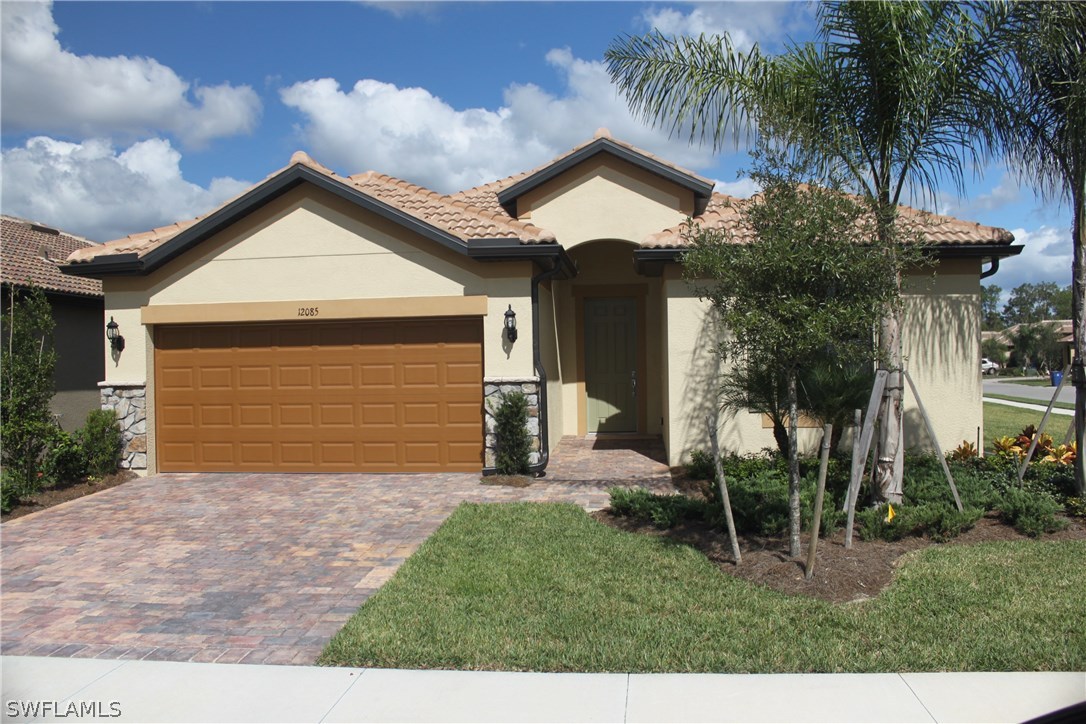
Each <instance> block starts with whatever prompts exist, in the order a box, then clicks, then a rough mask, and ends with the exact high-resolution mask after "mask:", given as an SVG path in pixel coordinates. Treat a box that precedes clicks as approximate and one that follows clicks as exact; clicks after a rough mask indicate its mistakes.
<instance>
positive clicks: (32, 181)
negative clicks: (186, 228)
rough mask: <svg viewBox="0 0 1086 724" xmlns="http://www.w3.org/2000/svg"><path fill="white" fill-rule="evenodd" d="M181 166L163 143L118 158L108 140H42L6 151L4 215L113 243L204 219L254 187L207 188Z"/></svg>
mask: <svg viewBox="0 0 1086 724" xmlns="http://www.w3.org/2000/svg"><path fill="white" fill-rule="evenodd" d="M180 162H181V154H180V153H179V152H178V151H177V150H175V149H174V148H173V147H172V146H171V145H170V142H169V141H168V140H165V139H161V138H153V139H149V140H145V141H140V142H138V143H134V144H132V145H131V146H129V147H128V148H125V149H123V150H121V151H119V152H118V150H117V149H116V148H114V147H113V145H112V144H111V143H110V142H109V141H107V140H103V139H91V140H86V141H83V142H82V143H69V142H66V141H58V140H55V139H52V138H49V137H47V136H36V137H34V138H31V139H30V140H28V141H27V142H26V144H25V145H24V146H22V147H18V148H12V149H9V150H6V151H4V152H3V176H2V178H0V184H2V189H3V210H4V213H7V214H13V215H15V216H21V217H23V218H28V219H34V220H37V221H41V222H43V223H47V224H49V225H50V226H56V227H58V228H61V229H64V230H65V231H69V232H71V233H73V234H78V235H80V236H84V237H86V238H88V239H92V240H95V241H105V240H109V239H115V238H119V237H122V236H125V235H126V234H130V233H133V232H137V231H146V230H148V229H152V228H154V227H156V226H162V225H165V224H169V223H173V222H174V221H177V220H179V219H189V218H193V217H194V216H199V215H200V214H203V213H206V212H207V211H210V210H211V209H212V208H214V207H215V206H217V205H219V204H221V203H222V202H224V201H226V200H227V199H229V198H231V197H233V196H236V195H237V194H238V193H240V192H241V191H243V190H244V189H246V188H247V187H248V186H249V184H248V183H246V182H243V181H238V180H236V179H233V178H216V179H213V180H212V181H211V183H210V184H209V185H208V187H207V188H203V187H201V186H199V185H197V184H194V183H190V182H188V181H186V180H185V179H184V178H183V177H182V175H181V167H180Z"/></svg>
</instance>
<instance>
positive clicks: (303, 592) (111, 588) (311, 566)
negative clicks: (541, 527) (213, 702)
mask: <svg viewBox="0 0 1086 724" xmlns="http://www.w3.org/2000/svg"><path fill="white" fill-rule="evenodd" d="M656 445H657V446H658V443H656ZM595 448H601V449H600V450H599V452H601V453H603V454H602V455H601V457H598V458H597V457H596V456H595V454H594V449H595ZM659 452H660V451H659V450H657V449H656V448H655V447H654V446H653V445H652V444H649V445H647V446H646V445H644V444H639V445H635V446H633V447H632V448H631V445H630V444H628V443H626V442H623V441H584V440H574V439H565V440H563V441H562V443H561V445H560V446H559V448H558V450H557V451H556V452H555V454H554V455H552V462H551V466H550V468H549V470H548V476H547V477H545V478H542V479H539V480H536V481H534V482H533V483H532V485H531V486H529V487H527V488H511V487H501V486H493V485H481V484H480V483H479V477H478V476H477V475H463V474H441V475H365V474H350V475H277V474H207V473H205V474H173V475H160V476H156V477H152V478H146V479H141V480H134V481H131V482H129V483H126V484H124V485H122V486H119V487H117V488H113V489H110V490H106V491H103V492H101V493H97V494H95V495H93V496H90V497H88V498H84V499H81V500H76V501H72V502H70V503H67V504H64V505H61V506H57V507H55V508H51V509H48V510H45V511H42V512H41V513H37V514H34V515H31V516H27V517H24V518H18V519H15V520H12V521H9V522H7V523H5V524H4V526H3V532H2V538H3V540H2V546H3V561H2V573H0V576H2V586H3V601H2V615H3V630H2V638H0V649H2V652H3V654H5V655H36V656H75V657H91V658H96V657H100V658H113V659H144V658H146V659H155V660H170V661H205V662H206V661H218V662H222V663H238V662H244V663H269V664H270V663H276V664H290V663H293V664H310V663H312V662H313V661H314V660H315V659H316V657H317V655H318V654H319V653H320V651H321V650H322V649H323V647H324V645H325V643H326V642H327V641H328V639H329V638H330V637H331V636H332V634H334V633H335V632H336V631H337V630H339V628H340V627H341V626H342V625H343V624H344V623H345V622H346V621H347V619H348V618H349V617H350V616H351V614H353V613H354V611H355V610H356V609H357V608H358V606H359V605H361V604H362V602H364V601H365V600H366V598H367V597H369V596H370V595H371V594H372V593H373V592H374V591H376V590H377V588H379V587H380V586H381V584H383V583H384V582H385V581H386V580H388V579H389V578H390V577H391V576H392V574H393V573H394V572H395V571H396V569H397V568H398V567H399V565H400V564H401V563H402V562H403V561H404V559H406V558H407V557H408V556H410V555H411V553H413V552H414V551H415V549H416V548H417V547H418V546H419V545H420V544H421V543H422V542H423V541H424V540H425V539H426V538H427V537H428V536H429V535H430V534H431V533H433V532H434V531H435V530H436V529H437V527H438V526H439V525H440V524H441V523H442V521H444V520H445V518H446V517H447V516H448V515H449V514H450V513H452V511H453V510H455V509H456V507H457V506H458V505H459V504H460V503H461V502H464V501H473V502H508V501H518V500H526V501H567V502H573V503H576V504H577V505H581V506H582V507H584V508H586V509H597V508H601V507H604V506H606V505H607V500H608V499H607V492H606V491H607V488H608V487H610V486H612V485H646V486H649V487H653V488H655V489H658V490H669V489H670V478H669V477H668V475H667V467H666V465H663V464H662V463H661V462H659V457H660V455H659ZM654 457H656V458H657V459H656V460H654V459H653V458H654Z"/></svg>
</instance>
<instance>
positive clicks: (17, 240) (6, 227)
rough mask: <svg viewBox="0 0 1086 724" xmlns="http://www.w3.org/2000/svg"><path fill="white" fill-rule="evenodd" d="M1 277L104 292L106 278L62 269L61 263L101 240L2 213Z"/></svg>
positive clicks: (49, 287) (58, 288)
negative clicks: (92, 276)
mask: <svg viewBox="0 0 1086 724" xmlns="http://www.w3.org/2000/svg"><path fill="white" fill-rule="evenodd" d="M0 228H2V234H0V244H2V245H3V249H2V250H0V277H2V280H3V282H4V283H5V284H15V285H25V284H27V283H28V282H29V283H31V284H34V285H36V286H39V287H41V288H42V289H46V290H48V291H54V292H63V293H65V294H79V295H83V296H88V297H100V296H102V282H101V281H99V280H97V279H87V278H85V277H72V276H68V275H67V274H63V273H61V271H60V269H58V268H57V265H58V264H60V263H62V262H63V261H64V260H65V259H67V258H68V255H69V254H71V253H72V252H74V251H76V250H79V249H88V248H89V249H96V248H98V247H99V245H98V244H95V243H93V242H90V241H87V240H86V239H80V238H79V237H77V236H72V235H71V234H66V233H64V232H63V231H58V230H57V229H53V228H50V227H48V226H45V225H43V224H38V223H36V222H33V221H27V220H26V219H20V218H17V217H14V216H7V215H4V216H0Z"/></svg>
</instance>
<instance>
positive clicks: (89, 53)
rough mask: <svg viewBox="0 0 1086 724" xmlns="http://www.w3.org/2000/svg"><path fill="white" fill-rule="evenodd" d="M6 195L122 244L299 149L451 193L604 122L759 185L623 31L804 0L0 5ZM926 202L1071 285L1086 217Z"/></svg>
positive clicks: (1001, 276) (948, 200)
mask: <svg viewBox="0 0 1086 724" xmlns="http://www.w3.org/2000/svg"><path fill="white" fill-rule="evenodd" d="M0 22H2V35H0V133H2V136H0V153H2V157H3V158H2V164H0V210H2V211H3V213H5V214H11V215H15V216H20V217H23V218H27V219H32V220H35V221H39V222H41V223H44V224H47V225H50V226H54V227H56V228H60V229H63V230H64V231H67V232H69V233H72V234H76V235H78V236H82V237H84V238H87V239H89V240H92V241H107V240H110V239H115V238H119V237H122V236H124V235H126V234H129V233H134V232H138V231H145V230H148V229H151V228H154V227H156V226H162V225H166V224H169V223H172V222H174V221H177V220H181V219H189V218H192V217H194V216H198V215H200V214H203V213H206V212H207V211H209V210H211V209H212V208H214V207H215V206H217V205H218V204H220V203H222V202H223V201H225V200H227V199H229V198H231V197H233V196H235V195H236V194H238V193H239V192H241V191H243V190H244V189H246V188H248V187H249V186H251V185H252V184H254V183H257V182H259V181H261V180H263V179H264V178H265V177H267V176H268V175H269V174H271V173H273V172H275V171H277V170H279V169H281V168H283V167H284V166H286V165H287V164H288V163H289V160H290V156H291V154H292V153H293V152H294V151H296V150H304V151H306V152H307V153H309V154H310V155H311V156H312V157H313V158H314V159H316V160H317V161H319V162H320V163H322V164H324V165H325V166H328V167H330V168H331V169H333V170H334V171H336V172H337V173H340V174H343V175H349V174H353V173H361V172H363V171H367V170H376V171H380V172H382V173H387V174H390V175H392V176H397V177H399V178H403V179H406V180H408V181H412V182H414V183H417V184H421V185H423V186H426V187H428V188H431V189H433V190H435V191H439V192H442V193H449V192H452V191H457V190H460V189H463V188H468V187H471V186H474V185H477V184H480V183H485V182H488V181H493V180H495V179H498V178H502V177H504V176H508V175H510V174H513V173H517V172H520V171H524V170H528V169H530V168H532V167H534V166H537V165H539V164H541V163H544V162H546V161H548V160H550V159H551V158H553V157H555V156H557V155H559V154H561V153H564V152H565V151H567V150H569V149H570V148H572V147H573V146H575V145H577V144H579V143H581V142H583V141H586V140H588V139H590V138H591V137H592V135H593V133H594V132H595V131H596V129H597V128H600V127H606V128H608V129H609V130H610V131H611V133H612V135H613V136H614V137H616V138H619V139H622V140H624V141H627V142H629V143H632V144H634V145H636V146H639V147H641V148H643V149H645V150H648V151H650V152H652V153H656V154H658V155H661V156H663V157H664V158H667V159H669V160H671V161H673V162H675V163H678V164H680V165H683V166H685V167H687V168H690V169H692V170H694V171H696V172H698V173H700V174H702V175H704V176H707V177H709V178H712V179H714V180H716V181H717V189H718V190H719V191H723V192H726V193H731V194H733V195H736V196H741V197H746V196H749V195H750V194H751V193H753V192H754V191H756V188H755V187H754V186H753V185H752V184H751V182H750V181H749V180H748V179H746V178H745V177H744V176H743V173H742V171H743V170H744V169H745V168H747V167H748V166H749V157H748V156H747V154H746V152H745V149H744V148H738V149H737V148H734V147H732V146H727V147H725V148H723V149H720V150H719V151H718V152H714V150H713V149H712V148H711V147H710V146H699V145H690V144H689V143H688V142H687V139H686V138H671V137H669V136H668V133H667V132H666V129H660V128H653V127H651V126H650V125H647V124H646V123H644V122H643V121H642V120H641V119H639V118H637V117H635V116H634V115H632V114H631V113H630V111H629V110H628V109H627V106H626V104H625V101H624V99H623V98H622V96H621V95H620V94H619V93H618V91H617V90H616V88H615V87H614V86H613V85H612V84H611V82H610V79H609V77H608V75H607V71H606V68H605V66H604V63H603V54H604V51H605V50H606V49H607V47H608V45H609V44H610V43H611V42H612V41H613V40H614V39H615V38H616V37H619V36H621V35H623V34H631V35H637V34H643V33H647V32H650V31H652V30H659V31H660V32H663V33H666V34H671V35H679V34H687V35H697V34H699V33H706V34H720V33H724V32H727V33H729V34H730V36H731V37H732V39H733V42H734V43H735V44H736V45H738V46H740V47H743V48H748V47H750V46H751V45H752V44H753V43H755V42H757V43H758V44H759V45H760V46H761V47H762V49H763V50H765V51H767V52H771V53H778V52H782V51H783V50H785V49H786V48H787V47H788V43H790V42H797V43H798V42H804V41H808V40H811V39H813V35H814V32H815V8H814V6H813V5H811V4H809V3H806V2H801V3H792V2H766V1H763V2H753V3H740V2H718V3H668V2H653V3H624V2H598V3H582V2H550V3H544V2H521V3H508V2H477V3H461V2H225V3H223V2H147V3H136V2H104V3H100V2H57V3H48V2H33V3H23V2H11V1H10V0H2V1H0ZM973 171H974V173H973V174H972V176H971V177H970V178H968V179H967V189H966V193H965V194H964V195H962V196H960V197H959V196H958V195H957V194H956V193H955V192H954V191H953V190H952V188H950V187H949V186H948V187H947V188H946V189H940V190H939V192H938V194H937V198H936V201H935V202H934V204H933V203H930V202H929V203H924V202H923V200H922V199H916V200H915V203H916V205H919V206H925V207H928V208H930V209H931V210H934V211H938V212H940V213H948V214H951V215H953V216H956V217H958V218H961V219H967V220H970V221H976V222H979V223H982V224H987V225H992V226H999V227H1002V228H1005V229H1008V230H1010V231H1011V232H1012V233H1013V234H1014V235H1015V238H1016V241H1017V242H1019V243H1023V244H1025V251H1023V253H1022V254H1021V255H1020V256H1019V257H1013V258H1011V259H1007V260H1004V261H1003V263H1002V264H1001V266H1000V270H999V272H998V273H997V274H996V275H995V276H993V277H991V278H989V279H987V280H985V282H984V283H988V284H997V285H999V286H1001V287H1002V288H1003V290H1004V296H1006V294H1007V293H1009V291H1010V290H1011V289H1012V288H1014V287H1016V286H1018V285H1019V284H1022V283H1024V282H1033V283H1037V282H1042V281H1053V282H1056V283H1058V284H1059V285H1061V286H1065V285H1067V284H1069V283H1070V281H1071V230H1070V227H1071V213H1070V210H1069V207H1068V205H1067V204H1066V203H1064V204H1062V205H1061V204H1060V203H1059V202H1058V200H1055V201H1048V202H1046V201H1044V200H1042V199H1040V198H1039V197H1038V196H1037V194H1036V193H1034V190H1033V188H1032V187H1031V186H1030V184H1029V183H1028V182H1025V181H1021V180H1020V179H1018V178H1017V177H1016V176H1015V175H1014V174H1013V173H1009V172H1008V171H1007V169H1006V168H1004V167H1003V166H1002V165H1001V164H999V163H992V164H991V165H989V166H987V167H984V168H978V169H973Z"/></svg>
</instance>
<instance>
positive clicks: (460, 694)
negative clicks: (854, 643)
mask: <svg viewBox="0 0 1086 724" xmlns="http://www.w3.org/2000/svg"><path fill="white" fill-rule="evenodd" d="M0 663H2V666H3V699H4V704H3V705H4V711H3V719H4V721H12V722H18V721H98V720H106V721H121V722H123V721H143V722H157V721H192V722H217V721H237V722H284V721H291V722H346V721H510V722H527V721H577V722H582V721H583V722H589V721H603V722H649V721H674V722H708V721H747V722H772V721H803V722H805V721H811V722H1014V721H1024V720H1026V719H1030V718H1032V717H1036V716H1038V715H1041V714H1045V713H1048V712H1051V711H1054V710H1057V709H1061V708H1063V707H1066V706H1069V705H1071V704H1075V703H1078V702H1080V701H1083V700H1086V674H1083V673H960V674H777V675H755V674H751V675H742V674H737V675H723V674H535V673H500V672H473V671H400V670H386V669H337V668H320V667H313V666H251V665H244V664H197V663H186V662H166V661H118V660H106V659H68V658H48V657H17V656H6V657H3V658H2V659H0ZM35 706H37V707H38V716H36V717H35V716H33V715H30V716H28V715H27V714H26V712H27V711H28V710H31V709H33V707H35ZM75 712H81V713H82V715H80V714H76V713H75ZM95 715H97V718H96V717H95Z"/></svg>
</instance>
